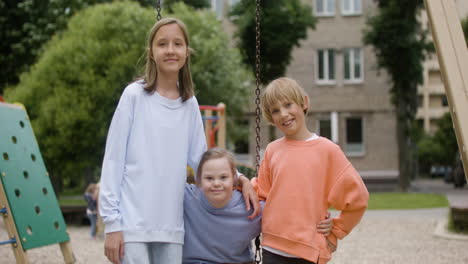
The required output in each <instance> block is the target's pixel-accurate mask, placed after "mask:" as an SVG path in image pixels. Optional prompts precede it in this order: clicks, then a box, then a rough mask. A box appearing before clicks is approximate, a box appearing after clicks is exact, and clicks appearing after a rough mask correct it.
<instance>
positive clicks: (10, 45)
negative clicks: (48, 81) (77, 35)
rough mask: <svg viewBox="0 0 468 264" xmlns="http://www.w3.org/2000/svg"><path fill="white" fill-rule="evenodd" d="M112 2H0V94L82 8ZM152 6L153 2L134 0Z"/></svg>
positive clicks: (56, 0) (76, 0) (64, 0)
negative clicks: (0, 65) (0, 66)
mask: <svg viewBox="0 0 468 264" xmlns="http://www.w3.org/2000/svg"><path fill="white" fill-rule="evenodd" d="M105 2H112V0H41V1H38V0H19V1H11V0H0V28H1V30H0V39H1V40H2V41H1V42H0V61H1V63H2V71H0V94H1V93H2V91H3V89H4V88H5V87H6V86H8V85H15V84H17V83H18V80H19V75H20V74H21V73H22V72H24V71H26V70H28V68H29V66H30V65H32V64H34V63H35V62H36V60H37V57H38V55H39V54H40V53H41V51H42V46H43V44H44V43H46V42H47V41H49V40H50V39H51V37H52V36H53V35H55V34H59V33H60V32H61V31H62V30H64V29H65V28H66V25H67V21H68V20H69V19H70V17H72V16H73V15H74V14H75V13H76V12H78V11H80V10H81V9H83V8H86V7H89V6H92V5H95V4H99V3H105ZM135 2H139V3H140V4H141V5H143V6H154V5H155V0H135Z"/></svg>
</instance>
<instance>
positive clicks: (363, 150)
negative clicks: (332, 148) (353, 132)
mask: <svg viewBox="0 0 468 264" xmlns="http://www.w3.org/2000/svg"><path fill="white" fill-rule="evenodd" d="M356 118H359V119H361V137H362V141H361V145H362V147H361V150H360V151H350V150H348V144H349V143H348V122H347V121H348V119H356ZM344 121H345V122H344V123H345V124H344V127H345V134H344V152H345V154H346V156H348V157H362V156H364V155H365V154H366V145H365V142H366V140H365V138H366V137H365V119H364V117H363V116H362V115H350V116H346V117H345V118H344Z"/></svg>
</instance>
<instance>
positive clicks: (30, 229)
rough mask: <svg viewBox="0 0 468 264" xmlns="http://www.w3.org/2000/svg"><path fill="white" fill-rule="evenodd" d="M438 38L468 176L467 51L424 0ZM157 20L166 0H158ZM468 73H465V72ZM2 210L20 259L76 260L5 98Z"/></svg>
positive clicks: (217, 130)
mask: <svg viewBox="0 0 468 264" xmlns="http://www.w3.org/2000/svg"><path fill="white" fill-rule="evenodd" d="M255 2H256V10H255V11H256V13H255V14H256V16H255V21H256V26H255V31H256V38H255V39H256V45H255V49H256V61H255V77H256V89H255V95H256V96H255V105H256V108H255V115H256V120H255V121H256V127H255V133H256V148H255V150H256V156H255V157H256V164H255V176H257V174H258V169H259V166H260V165H259V164H260V106H259V105H260V3H261V0H255ZM425 4H426V9H427V12H428V14H429V20H430V23H431V28H432V34H433V39H434V41H435V46H436V51H437V56H438V58H439V63H440V65H441V72H442V75H443V77H444V78H443V79H444V85H445V89H446V93H447V97H448V100H449V105H450V112H451V115H452V120H453V124H454V128H455V134H456V138H457V142H458V146H459V150H460V153H461V157H462V162H463V164H464V170H465V177H467V180H468V153H467V149H466V144H467V143H468V119H467V118H466V117H465V118H463V116H466V115H467V114H468V75H467V74H466V73H467V72H468V52H467V48H466V42H465V41H464V37H463V32H462V29H461V25H460V22H459V20H458V15H457V10H456V6H455V3H454V1H453V0H449V1H447V0H425ZM156 11H157V19H158V20H160V19H161V4H160V0H157V4H156ZM463 73H465V74H463ZM200 110H201V111H203V112H204V114H203V119H204V123H205V133H206V137H207V144H208V146H209V147H212V146H214V145H217V146H219V147H225V144H226V142H225V138H226V117H225V112H226V108H225V106H224V104H218V105H217V106H200ZM213 112H215V113H216V114H215V115H214V114H213ZM0 123H1V124H2V129H1V130H0V155H2V156H1V157H0V179H1V181H0V214H3V219H4V222H5V227H6V229H7V232H8V236H9V238H10V239H9V240H7V241H1V242H0V245H4V244H11V246H12V249H13V251H14V255H15V258H16V262H17V263H22V264H23V263H25V264H27V263H29V260H28V258H27V255H26V250H30V249H33V248H37V247H42V246H46V245H51V244H59V245H60V249H61V251H62V254H63V258H64V261H65V263H74V262H75V257H74V255H73V252H72V249H71V246H70V237H69V236H68V234H67V232H66V224H65V221H64V219H63V216H62V213H61V212H60V207H59V205H58V202H57V198H56V196H55V193H54V190H53V188H52V185H51V182H50V178H49V175H48V173H47V171H46V167H45V165H44V162H43V160H42V156H41V153H40V150H39V147H38V144H37V142H36V139H35V137H34V132H33V130H32V127H31V125H30V122H29V118H28V115H27V113H26V111H25V109H24V108H22V107H20V106H17V105H12V104H6V103H0ZM255 244H256V254H255V262H256V263H257V264H258V263H260V262H261V256H260V251H259V250H260V240H259V238H258V237H257V239H256V241H255Z"/></svg>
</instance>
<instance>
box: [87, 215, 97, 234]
mask: <svg viewBox="0 0 468 264" xmlns="http://www.w3.org/2000/svg"><path fill="white" fill-rule="evenodd" d="M86 215H87V216H88V218H89V222H90V223H91V237H93V238H94V237H96V221H97V214H86Z"/></svg>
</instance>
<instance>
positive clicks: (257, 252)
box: [255, 0, 262, 264]
mask: <svg viewBox="0 0 468 264" xmlns="http://www.w3.org/2000/svg"><path fill="white" fill-rule="evenodd" d="M260 1H261V0H255V84H256V88H255V106H256V107H255V135H256V137H255V141H256V147H255V177H258V170H259V169H260V114H261V113H260V71H261V63H260ZM261 262H262V254H261V248H260V236H257V237H256V238H255V263H256V264H260V263H261Z"/></svg>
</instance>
